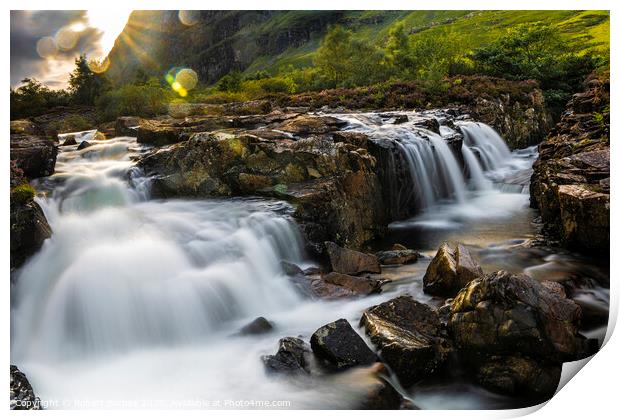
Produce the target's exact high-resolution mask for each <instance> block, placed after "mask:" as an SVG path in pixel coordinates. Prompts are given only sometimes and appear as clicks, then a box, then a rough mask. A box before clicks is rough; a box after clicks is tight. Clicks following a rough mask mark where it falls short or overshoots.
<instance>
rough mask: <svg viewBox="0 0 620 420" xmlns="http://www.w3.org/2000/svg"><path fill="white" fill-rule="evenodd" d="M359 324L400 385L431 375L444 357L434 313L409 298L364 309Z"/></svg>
mask: <svg viewBox="0 0 620 420" xmlns="http://www.w3.org/2000/svg"><path fill="white" fill-rule="evenodd" d="M360 324H361V325H363V326H364V328H365V329H366V335H367V336H369V337H370V340H371V341H372V342H373V344H375V345H376V346H377V348H378V349H379V350H380V353H379V354H380V356H381V359H382V360H383V361H384V362H385V363H386V364H387V365H388V366H390V368H392V370H393V371H394V373H396V375H397V376H398V378H399V380H400V381H401V383H402V384H403V385H404V386H409V385H412V384H414V383H415V382H416V381H419V380H421V379H424V378H426V377H428V376H429V375H431V374H433V373H434V372H436V371H437V370H438V369H439V367H440V366H441V365H442V364H443V362H444V361H445V360H446V358H447V355H448V351H449V346H448V343H447V341H446V340H445V339H444V338H443V337H442V336H441V323H440V320H439V316H438V314H437V312H435V311H434V310H433V309H431V308H430V307H429V306H427V305H424V304H422V303H419V302H417V301H415V300H413V298H412V297H410V296H407V295H404V296H399V297H397V298H395V299H392V300H389V301H387V302H384V303H382V304H380V305H377V306H373V307H371V308H368V309H367V310H366V311H364V314H363V315H362V318H361V320H360Z"/></svg>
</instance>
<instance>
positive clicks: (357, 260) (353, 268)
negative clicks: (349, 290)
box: [325, 242, 381, 275]
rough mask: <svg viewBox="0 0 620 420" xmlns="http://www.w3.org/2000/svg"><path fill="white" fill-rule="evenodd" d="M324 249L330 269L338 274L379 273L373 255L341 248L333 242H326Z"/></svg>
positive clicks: (379, 267) (379, 268) (378, 267)
mask: <svg viewBox="0 0 620 420" xmlns="http://www.w3.org/2000/svg"><path fill="white" fill-rule="evenodd" d="M325 249H326V250H327V255H328V256H329V261H330V263H331V266H332V269H333V270H334V271H336V272H338V273H342V274H352V275H355V274H360V273H381V266H380V265H379V260H378V259H377V257H376V256H374V255H370V254H365V253H363V252H358V251H353V250H351V249H346V248H342V247H340V246H338V245H337V244H335V243H334V242H326V243H325Z"/></svg>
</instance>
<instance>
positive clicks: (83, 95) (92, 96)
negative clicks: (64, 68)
mask: <svg viewBox="0 0 620 420" xmlns="http://www.w3.org/2000/svg"><path fill="white" fill-rule="evenodd" d="M106 85H107V82H106V79H105V76H104V75H103V74H98V73H95V72H93V71H92V70H91V65H90V64H89V61H88V60H87V58H86V56H85V55H80V56H79V57H78V58H76V59H75V69H74V70H73V72H72V73H71V75H70V76H69V92H70V93H71V96H72V101H73V102H74V103H76V104H80V105H93V104H94V103H95V100H96V99H97V98H98V97H99V96H100V95H101V93H102V92H103V91H104V89H105V88H106Z"/></svg>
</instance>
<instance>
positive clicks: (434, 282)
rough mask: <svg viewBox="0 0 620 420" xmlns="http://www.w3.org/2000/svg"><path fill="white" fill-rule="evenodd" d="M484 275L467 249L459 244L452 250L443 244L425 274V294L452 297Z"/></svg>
mask: <svg viewBox="0 0 620 420" xmlns="http://www.w3.org/2000/svg"><path fill="white" fill-rule="evenodd" d="M482 274H483V273H482V268H481V267H480V265H478V263H477V262H476V261H475V260H474V259H473V257H472V256H471V254H470V253H469V251H468V250H467V248H465V247H464V246H463V245H461V244H457V246H456V248H455V249H452V248H451V247H450V246H449V245H448V244H447V243H443V244H442V245H441V246H440V247H439V250H438V251H437V254H436V255H435V257H434V258H433V260H432V261H431V263H430V264H429V266H428V268H427V269H426V274H424V279H423V281H424V292H426V293H429V294H432V295H439V296H447V297H451V296H454V295H456V294H457V293H458V292H459V290H461V289H462V288H463V287H465V285H467V283H469V282H470V281H471V280H473V279H475V278H477V277H480V276H481V275H482Z"/></svg>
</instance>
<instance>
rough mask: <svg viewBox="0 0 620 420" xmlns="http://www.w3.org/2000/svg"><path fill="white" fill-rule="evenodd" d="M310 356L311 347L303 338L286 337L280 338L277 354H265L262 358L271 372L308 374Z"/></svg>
mask: <svg viewBox="0 0 620 420" xmlns="http://www.w3.org/2000/svg"><path fill="white" fill-rule="evenodd" d="M309 356H310V347H309V346H308V344H306V343H305V342H304V341H303V340H302V339H300V338H296V337H284V338H281V339H280V342H279V345H278V352H277V353H276V354H275V355H270V356H263V357H262V358H261V359H262V361H263V364H264V365H265V368H266V369H267V371H268V372H270V373H282V374H308V373H310V364H309V361H308V357H309Z"/></svg>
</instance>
